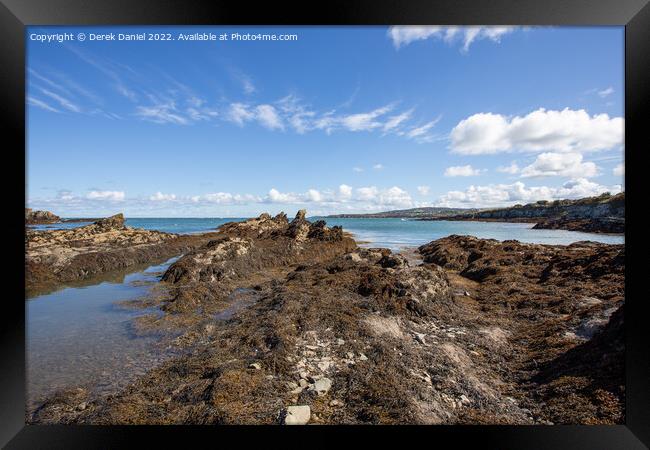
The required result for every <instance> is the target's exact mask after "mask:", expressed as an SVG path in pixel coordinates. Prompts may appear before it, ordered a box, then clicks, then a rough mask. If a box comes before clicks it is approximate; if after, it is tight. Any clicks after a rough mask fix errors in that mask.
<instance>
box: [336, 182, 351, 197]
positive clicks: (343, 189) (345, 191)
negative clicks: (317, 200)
mask: <svg viewBox="0 0 650 450" xmlns="http://www.w3.org/2000/svg"><path fill="white" fill-rule="evenodd" d="M339 196H340V197H341V199H342V200H348V199H350V198H352V187H351V186H348V185H347V184H342V185H340V186H339Z"/></svg>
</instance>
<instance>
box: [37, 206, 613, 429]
mask: <svg viewBox="0 0 650 450" xmlns="http://www.w3.org/2000/svg"><path fill="white" fill-rule="evenodd" d="M120 221H122V223H121V224H120ZM100 222H101V221H100ZM87 227H90V228H87ZM87 227H81V228H86V229H85V230H83V231H75V232H74V234H72V235H64V234H61V232H62V231H67V232H69V231H71V230H58V231H49V232H46V233H51V234H47V235H45V236H46V237H41V238H39V239H40V240H39V239H37V238H36V237H35V236H34V237H32V238H31V244H32V245H31V248H29V245H28V248H29V250H30V251H31V254H30V253H29V252H28V255H29V258H30V261H31V263H29V264H28V266H29V265H31V266H32V276H33V277H34V278H33V279H35V280H37V281H38V280H41V281H42V280H43V279H45V278H47V277H45V278H43V277H42V276H41V275H40V273H41V270H45V269H44V268H43V267H42V266H53V267H54V269H52V270H50V272H49V273H50V274H51V276H52V277H53V278H54V279H56V280H57V281H59V280H62V279H66V277H72V276H88V275H89V274H90V272H93V273H94V272H96V271H101V270H104V269H106V270H108V268H109V267H112V266H120V267H121V266H123V265H124V264H127V263H128V262H130V261H131V260H135V259H138V257H137V256H134V254H133V253H128V252H132V251H134V250H133V249H132V247H134V246H135V247H136V248H138V247H140V248H141V250H140V253H138V254H139V255H140V256H141V258H139V259H142V260H144V259H146V258H147V257H150V256H151V255H155V256H157V255H158V254H160V253H164V252H168V253H167V254H169V253H171V252H172V251H178V250H179V249H181V248H182V252H178V253H183V254H184V255H183V256H182V257H181V258H180V259H178V260H177V261H176V262H174V263H173V264H172V265H171V266H170V267H169V268H168V269H167V271H166V272H165V273H164V274H163V276H162V277H161V281H160V283H158V286H156V287H155V288H154V289H153V290H152V294H151V295H150V296H148V297H146V298H143V299H141V300H139V301H137V302H134V303H133V304H132V305H131V306H132V307H140V306H149V307H150V306H152V305H154V306H158V307H159V308H160V309H161V310H162V311H163V314H162V315H158V314H153V315H149V316H143V317H141V318H140V319H138V320H137V322H136V324H135V326H136V329H137V330H138V332H139V333H152V332H154V333H161V334H162V335H163V336H169V337H166V338H163V339H168V340H169V345H174V346H177V347H179V348H191V349H192V351H191V352H188V354H187V355H186V356H181V357H177V358H174V359H172V360H170V361H168V362H165V363H163V364H162V365H161V366H159V367H157V368H154V369H152V370H150V371H149V372H147V373H146V374H145V375H144V376H142V377H141V378H140V379H138V380H137V381H136V382H134V383H133V384H131V385H129V386H128V387H127V388H126V389H124V390H122V391H121V392H118V393H116V394H114V395H104V396H96V395H94V394H93V393H92V392H91V391H88V390H85V389H82V388H77V389H70V390H67V391H62V392H59V393H57V394H56V395H54V396H52V397H51V398H49V399H47V400H46V401H45V402H44V403H43V404H42V405H40V406H39V407H38V408H36V409H35V410H32V411H29V412H28V414H27V420H28V422H30V423H74V424H145V423H146V424H189V423H192V424H273V423H286V424H305V423H309V424H318V423H321V424H335V423H336V424H339V423H342V424H362V423H366V424H367V423H369V424H380V423H381V424H397V423H422V424H550V423H557V424H615V423H624V419H625V410H624V405H625V391H624V376H623V375H624V372H623V364H624V361H623V356H624V347H623V342H624V341H623V304H624V268H625V262H624V259H625V249H624V246H623V245H606V244H597V243H593V242H579V243H575V244H572V245H569V246H550V245H535V244H522V243H519V242H517V241H505V242H498V241H495V240H486V239H477V238H472V237H468V236H450V237H447V238H443V239H439V240H437V241H433V242H431V243H429V244H426V245H423V246H421V247H419V249H417V251H416V252H414V254H413V255H409V256H410V257H409V258H407V257H405V256H403V255H401V254H395V253H392V252H391V251H390V250H387V249H372V248H371V249H367V248H359V247H358V246H357V244H356V242H355V241H354V240H353V239H352V238H351V237H350V236H349V235H347V234H346V233H344V232H343V230H342V229H341V228H340V227H332V228H329V227H327V226H326V225H325V223H324V222H323V221H318V222H309V221H307V220H306V219H305V212H304V211H301V212H299V213H298V214H297V216H296V217H295V218H294V219H293V220H291V221H289V220H288V218H287V217H286V215H284V214H279V215H277V216H275V217H271V216H269V215H268V214H263V215H261V216H260V217H258V218H255V219H249V220H247V221H245V222H239V223H229V224H225V225H223V226H221V227H220V228H219V230H218V232H215V233H207V234H204V235H200V236H192V237H191V239H190V238H189V237H188V239H186V240H185V241H183V239H185V238H184V237H182V236H177V235H170V234H167V233H156V232H145V231H144V230H134V229H129V228H127V227H124V226H123V218H120V217H114V218H112V219H111V220H110V223H109V224H102V223H95V224H93V225H89V226H87ZM77 230H79V229H77ZM143 233H144V234H143ZM70 236H71V237H73V238H74V239H71V240H70ZM28 241H29V239H28ZM75 242H79V243H78V244H75ZM136 242H137V244H136ZM71 243H72V244H71ZM102 245H105V246H106V250H105V251H98V250H97V249H98V247H101V246H102ZM45 248H50V251H49V252H46V251H45V250H44V249H45ZM52 248H55V249H59V251H58V252H54V251H52V250H51V249H52ZM101 248H104V247H101ZM78 249H82V250H80V251H79V253H74V254H73V253H71V252H76V251H77V250H78ZM163 249H164V250H163ZM107 252H109V253H111V254H112V255H114V256H115V258H114V262H112V263H111V262H105V261H107V260H110V261H113V259H110V258H106V257H104V256H102V255H104V254H105V253H107ZM178 253H177V254H178ZM53 254H54V255H55V256H53ZM93 255H94V256H93ZM172 256H173V255H172ZM48 258H54V259H48ZM57 258H58V259H57ZM85 261H90V262H94V263H95V265H91V266H90V269H88V268H84V269H83V270H81V268H82V267H85V266H83V265H82V264H83V263H84V262H85ZM100 261H101V263H100ZM35 267H40V269H39V270H35ZM95 267H96V269H95ZM66 268H67V269H66ZM73 274H74V275H73ZM39 277H41V278H39ZM28 283H29V281H28ZM28 285H29V284H28Z"/></svg>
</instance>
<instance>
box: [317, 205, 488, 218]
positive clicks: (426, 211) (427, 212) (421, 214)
mask: <svg viewBox="0 0 650 450" xmlns="http://www.w3.org/2000/svg"><path fill="white" fill-rule="evenodd" d="M477 211H479V210H478V209H473V208H436V207H428V208H411V209H397V210H393V211H384V212H378V213H369V214H334V215H331V216H327V217H328V218H334V219H372V218H375V219H393V218H396V219H424V218H439V217H449V216H455V215H458V214H467V213H474V212H477Z"/></svg>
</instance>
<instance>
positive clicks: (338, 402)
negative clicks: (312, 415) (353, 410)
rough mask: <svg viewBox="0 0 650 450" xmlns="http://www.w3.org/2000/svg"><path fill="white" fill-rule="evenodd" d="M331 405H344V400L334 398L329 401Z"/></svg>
mask: <svg viewBox="0 0 650 450" xmlns="http://www.w3.org/2000/svg"><path fill="white" fill-rule="evenodd" d="M329 405H330V406H343V402H342V401H341V400H337V399H334V400H332V401H331V402H330V403H329Z"/></svg>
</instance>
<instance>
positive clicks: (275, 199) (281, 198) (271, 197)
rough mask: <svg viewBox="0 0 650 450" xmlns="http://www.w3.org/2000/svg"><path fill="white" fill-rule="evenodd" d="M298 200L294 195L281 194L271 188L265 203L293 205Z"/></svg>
mask: <svg viewBox="0 0 650 450" xmlns="http://www.w3.org/2000/svg"><path fill="white" fill-rule="evenodd" d="M298 200H299V198H298V197H297V196H296V195H295V194H292V193H288V194H283V193H281V192H280V191H278V190H277V189H276V188H271V189H270V190H269V194H268V197H267V201H269V202H271V203H293V202H296V201H298Z"/></svg>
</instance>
